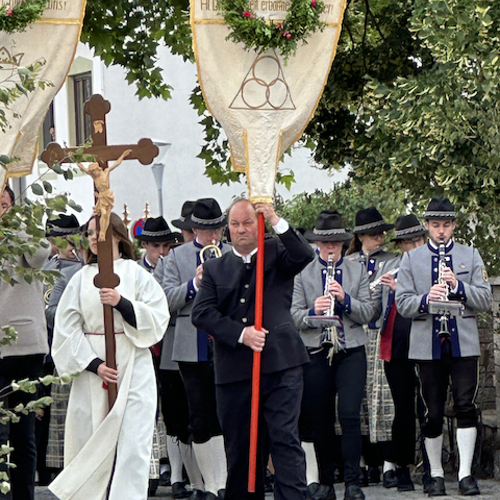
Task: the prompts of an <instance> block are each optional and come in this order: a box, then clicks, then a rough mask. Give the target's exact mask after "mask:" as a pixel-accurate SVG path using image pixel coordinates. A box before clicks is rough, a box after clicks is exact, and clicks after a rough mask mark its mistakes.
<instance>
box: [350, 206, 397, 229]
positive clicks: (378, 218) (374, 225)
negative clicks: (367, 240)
mask: <svg viewBox="0 0 500 500" xmlns="http://www.w3.org/2000/svg"><path fill="white" fill-rule="evenodd" d="M393 227H394V224H387V223H386V222H385V220H384V218H383V217H382V215H381V214H380V212H379V211H378V210H377V209H376V208H375V207H370V208H363V209H362V210H358V213H357V214H356V225H355V226H354V229H353V231H352V232H353V233H354V234H380V233H384V232H385V231H389V229H392V228H393Z"/></svg>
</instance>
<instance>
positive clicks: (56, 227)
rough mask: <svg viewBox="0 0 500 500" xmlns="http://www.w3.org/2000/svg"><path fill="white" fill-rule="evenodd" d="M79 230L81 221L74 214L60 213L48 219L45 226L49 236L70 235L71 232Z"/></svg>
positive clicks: (46, 233)
mask: <svg viewBox="0 0 500 500" xmlns="http://www.w3.org/2000/svg"><path fill="white" fill-rule="evenodd" d="M79 231H80V223H79V222H78V219H77V218H76V217H75V216H74V215H73V214H71V215H66V214H59V216H58V217H57V218H55V219H50V220H48V221H47V225H46V227H45V235H46V236H47V237H54V236H60V237H63V236H69V235H71V234H76V233H78V232H79Z"/></svg>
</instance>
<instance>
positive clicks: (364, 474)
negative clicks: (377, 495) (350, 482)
mask: <svg viewBox="0 0 500 500" xmlns="http://www.w3.org/2000/svg"><path fill="white" fill-rule="evenodd" d="M360 471H361V473H360V475H359V482H358V484H359V485H360V486H361V487H362V488H366V487H367V486H368V471H367V470H366V467H361V468H360Z"/></svg>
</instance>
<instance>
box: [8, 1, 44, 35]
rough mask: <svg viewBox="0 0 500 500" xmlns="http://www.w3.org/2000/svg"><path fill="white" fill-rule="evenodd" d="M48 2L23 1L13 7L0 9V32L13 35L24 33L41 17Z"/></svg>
mask: <svg viewBox="0 0 500 500" xmlns="http://www.w3.org/2000/svg"><path fill="white" fill-rule="evenodd" d="M47 3H48V0H25V1H24V2H21V3H20V4H18V5H16V6H15V7H9V6H8V5H2V6H1V7H0V31H5V32H6V33H14V32H16V31H24V30H25V29H26V28H27V27H28V26H29V25H30V24H32V23H34V22H35V21H37V20H38V19H40V18H41V17H42V14H43V12H44V10H45V8H46V7H47Z"/></svg>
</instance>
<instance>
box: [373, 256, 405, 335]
mask: <svg viewBox="0 0 500 500" xmlns="http://www.w3.org/2000/svg"><path fill="white" fill-rule="evenodd" d="M400 263H401V255H397V256H396V257H395V258H394V259H391V260H386V261H385V262H383V263H382V265H381V266H380V269H379V270H378V272H377V278H376V279H378V278H380V277H381V276H383V275H384V274H387V273H388V272H389V271H393V270H395V269H397V268H398V267H399V265H400ZM394 277H397V273H395V274H394ZM371 296H372V299H374V300H380V301H381V304H382V309H381V312H382V314H381V316H380V318H379V319H377V324H380V328H381V329H382V332H383V331H384V330H385V326H386V322H387V318H388V316H389V312H390V310H391V306H392V304H393V302H394V293H392V294H391V289H390V288H389V287H388V286H383V285H380V284H379V285H378V286H377V287H376V288H375V290H372V291H371Z"/></svg>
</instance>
